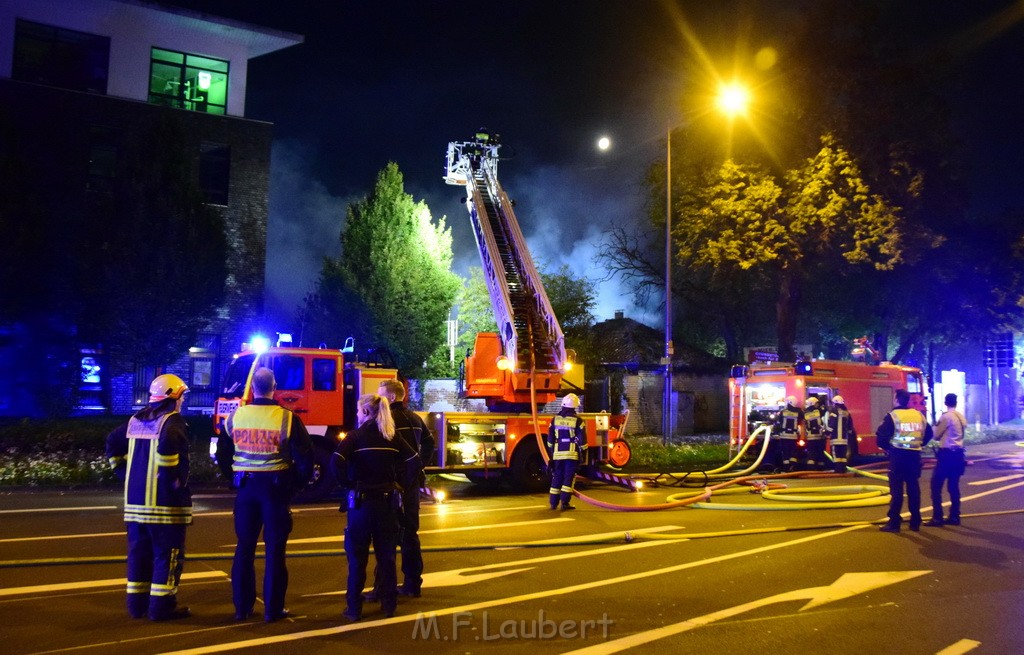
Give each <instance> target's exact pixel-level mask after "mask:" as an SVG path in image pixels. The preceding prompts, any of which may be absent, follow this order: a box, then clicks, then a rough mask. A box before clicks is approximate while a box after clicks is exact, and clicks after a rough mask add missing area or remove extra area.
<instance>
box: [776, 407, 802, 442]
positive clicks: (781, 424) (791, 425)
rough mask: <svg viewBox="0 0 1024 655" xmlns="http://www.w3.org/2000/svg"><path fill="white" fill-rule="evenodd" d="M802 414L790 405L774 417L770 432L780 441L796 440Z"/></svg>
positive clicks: (798, 434)
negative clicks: (776, 435)
mask: <svg viewBox="0 0 1024 655" xmlns="http://www.w3.org/2000/svg"><path fill="white" fill-rule="evenodd" d="M802 417H803V416H802V413H801V412H800V410H799V409H798V408H796V407H793V406H792V405H786V407H785V408H784V409H783V410H782V411H781V412H779V413H778V415H777V416H776V417H775V423H774V425H773V426H772V430H773V431H774V432H775V433H776V434H778V435H779V438H780V439H797V438H798V437H799V436H800V419H801V418H802Z"/></svg>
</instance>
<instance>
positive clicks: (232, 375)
mask: <svg viewBox="0 0 1024 655" xmlns="http://www.w3.org/2000/svg"><path fill="white" fill-rule="evenodd" d="M255 357H256V355H255V354H252V355H243V356H242V357H239V358H237V359H235V361H233V362H231V364H230V365H229V366H228V371H227V373H225V374H224V390H223V391H222V392H221V395H222V396H223V397H224V398H241V397H242V392H243V391H244V390H245V380H246V378H248V377H249V369H251V368H252V360H253V359H255Z"/></svg>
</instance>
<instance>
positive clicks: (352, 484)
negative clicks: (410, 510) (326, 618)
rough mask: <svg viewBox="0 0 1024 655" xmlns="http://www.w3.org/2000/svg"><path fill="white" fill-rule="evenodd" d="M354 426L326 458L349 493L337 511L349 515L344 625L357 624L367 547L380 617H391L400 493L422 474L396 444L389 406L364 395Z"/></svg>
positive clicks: (406, 449) (413, 457)
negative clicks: (374, 569)
mask: <svg viewBox="0 0 1024 655" xmlns="http://www.w3.org/2000/svg"><path fill="white" fill-rule="evenodd" d="M356 422H357V423H358V426H359V427H357V428H356V429H355V430H353V431H352V432H350V433H349V434H348V436H346V437H345V438H344V439H342V440H341V443H339V444H338V448H337V450H335V451H334V455H333V457H332V458H331V467H332V468H333V469H334V473H335V476H336V477H337V479H338V482H339V483H340V484H341V485H342V486H343V487H345V488H347V489H348V495H347V498H346V503H345V504H344V505H343V506H342V507H343V509H344V511H346V512H347V514H348V524H347V525H346V526H345V555H346V557H347V559H348V582H347V586H346V591H345V601H346V605H347V606H346V608H345V611H344V612H342V616H343V617H344V618H345V619H347V620H349V621H358V620H359V619H360V618H362V610H363V586H364V585H365V584H366V564H367V561H368V560H369V557H370V543H371V542H372V543H373V553H374V557H375V558H376V560H377V572H378V574H379V577H380V582H379V585H378V590H377V591H378V598H379V600H380V605H381V609H382V610H384V616H386V617H391V616H394V614H395V608H396V606H397V604H398V602H397V601H398V598H397V596H398V589H397V586H398V585H397V581H396V578H397V576H396V573H395V549H396V548H397V545H398V528H399V523H398V521H399V514H400V512H401V511H402V490H403V489H406V488H409V487H411V486H412V485H413V484H414V483H415V480H416V476H417V474H418V473H419V472H420V470H421V469H422V466H423V465H422V464H421V463H420V457H419V455H417V454H416V451H415V450H413V449H412V446H410V445H409V444H408V443H406V441H405V440H404V439H401V438H398V439H396V438H395V421H394V418H393V417H392V416H391V403H389V402H388V399H387V398H384V397H383V396H378V395H377V394H366V395H363V396H361V397H360V398H359V402H358V403H357V405H356Z"/></svg>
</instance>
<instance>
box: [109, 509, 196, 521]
mask: <svg viewBox="0 0 1024 655" xmlns="http://www.w3.org/2000/svg"><path fill="white" fill-rule="evenodd" d="M124 520H125V521H128V522H131V523H168V524H169V523H186V524H188V523H191V522H192V508H191V507H176V506H153V507H150V506H146V505H131V504H126V505H125V506H124Z"/></svg>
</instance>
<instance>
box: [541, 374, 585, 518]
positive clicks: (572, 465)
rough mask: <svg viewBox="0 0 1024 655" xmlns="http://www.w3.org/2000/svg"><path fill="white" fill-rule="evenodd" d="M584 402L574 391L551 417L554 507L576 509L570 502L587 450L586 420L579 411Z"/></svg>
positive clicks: (550, 493) (551, 497)
mask: <svg viewBox="0 0 1024 655" xmlns="http://www.w3.org/2000/svg"><path fill="white" fill-rule="evenodd" d="M579 406H580V397H579V396H577V395H576V394H574V393H570V394H567V395H566V396H565V398H563V399H562V409H561V410H560V411H559V412H558V415H557V416H555V417H553V418H552V419H551V425H550V426H549V427H548V438H547V443H546V445H547V451H548V460H550V462H551V489H549V490H548V499H549V501H550V504H551V509H558V508H559V500H561V508H562V510H563V511H565V510H572V509H576V508H575V507H573V506H572V505H570V504H569V499H571V498H572V492H573V483H575V482H576V469H577V467H578V466H579V464H580V462H581V461H583V460H584V457H585V455H586V453H587V432H586V428H585V427H584V426H585V425H586V424H585V423H584V422H583V419H581V418H580V417H579V416H577V415H576V408H577V407H579Z"/></svg>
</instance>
